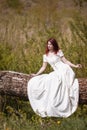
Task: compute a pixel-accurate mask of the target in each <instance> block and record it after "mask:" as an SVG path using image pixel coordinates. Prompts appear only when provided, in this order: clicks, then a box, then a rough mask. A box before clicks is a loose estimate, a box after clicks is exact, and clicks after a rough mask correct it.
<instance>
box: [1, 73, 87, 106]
mask: <svg viewBox="0 0 87 130" xmlns="http://www.w3.org/2000/svg"><path fill="white" fill-rule="evenodd" d="M30 78H31V76H30V75H28V74H23V73H18V72H14V71H0V95H10V96H16V97H19V98H20V99H22V100H28V96H27V83H28V81H29V80H30ZM78 81H79V103H80V104H83V103H84V104H87V78H79V79H78Z"/></svg>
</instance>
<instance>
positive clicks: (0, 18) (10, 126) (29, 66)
mask: <svg viewBox="0 0 87 130" xmlns="http://www.w3.org/2000/svg"><path fill="white" fill-rule="evenodd" d="M86 7H87V0H42V1H40V0H29V1H27V0H1V1H0V70H11V71H16V72H22V73H27V74H31V73H36V72H37V71H38V70H39V68H40V67H41V65H42V61H43V54H44V53H45V47H46V42H47V40H48V39H49V38H50V37H53V38H55V39H56V40H57V41H58V44H59V46H60V48H61V49H62V50H63V52H64V55H65V57H66V58H67V59H68V60H70V61H71V62H72V63H75V64H77V63H80V64H82V68H81V69H75V68H73V70H74V71H75V73H76V77H77V78H86V77H87V22H86V21H87V14H86V12H87V8H86ZM50 71H52V68H50V66H49V65H48V67H47V69H46V71H45V72H44V73H49V72H50ZM9 99H10V100H9ZM86 128H87V105H86V104H80V105H79V106H78V109H77V111H76V112H75V113H74V114H73V115H72V116H70V117H69V118H41V117H39V116H37V115H36V114H35V113H34V112H33V111H32V108H31V106H30V104H29V102H26V101H22V100H20V99H18V98H13V97H9V96H0V130H41V129H42V130H73V129H74V130H86Z"/></svg>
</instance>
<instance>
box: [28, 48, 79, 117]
mask: <svg viewBox="0 0 87 130" xmlns="http://www.w3.org/2000/svg"><path fill="white" fill-rule="evenodd" d="M62 56H63V52H62V51H61V50H59V52H58V53H57V54H55V55H53V56H51V57H50V56H47V55H46V54H44V55H43V61H44V62H48V63H49V64H50V65H51V66H52V68H53V71H52V72H51V73H49V74H41V75H38V76H35V77H33V78H32V79H30V80H29V82H28V87H27V92H28V98H29V101H30V104H31V107H32V108H33V110H34V112H35V113H37V114H38V115H40V116H41V117H47V116H49V117H68V116H70V115H71V114H72V113H74V112H75V111H76V109H77V106H78V99H79V98H78V97H79V84H78V80H77V79H76V78H75V73H74V72H73V70H72V68H71V67H70V66H69V65H67V64H65V63H63V62H62V61H61V57H62Z"/></svg>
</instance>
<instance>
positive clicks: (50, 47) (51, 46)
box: [47, 42, 54, 51]
mask: <svg viewBox="0 0 87 130" xmlns="http://www.w3.org/2000/svg"><path fill="white" fill-rule="evenodd" d="M47 46H48V50H49V51H53V49H54V48H53V45H52V43H51V42H48V45H47Z"/></svg>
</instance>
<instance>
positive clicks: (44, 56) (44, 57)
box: [43, 54, 47, 62]
mask: <svg viewBox="0 0 87 130" xmlns="http://www.w3.org/2000/svg"><path fill="white" fill-rule="evenodd" d="M43 62H47V59H46V55H45V54H44V55H43Z"/></svg>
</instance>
